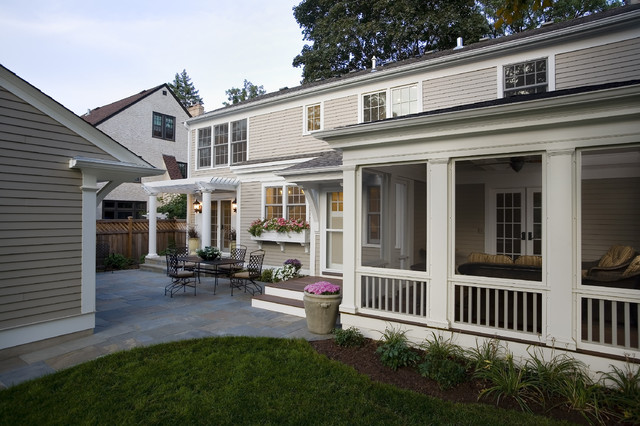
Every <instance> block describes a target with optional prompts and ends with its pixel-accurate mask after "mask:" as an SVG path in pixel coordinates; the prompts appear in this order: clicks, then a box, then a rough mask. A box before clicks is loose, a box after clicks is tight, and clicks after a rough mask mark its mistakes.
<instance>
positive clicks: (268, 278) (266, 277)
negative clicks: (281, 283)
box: [260, 269, 274, 283]
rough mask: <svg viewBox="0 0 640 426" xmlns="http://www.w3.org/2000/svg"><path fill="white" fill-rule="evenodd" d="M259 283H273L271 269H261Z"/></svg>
mask: <svg viewBox="0 0 640 426" xmlns="http://www.w3.org/2000/svg"><path fill="white" fill-rule="evenodd" d="M260 281H262V282H263V283H272V282H274V281H273V269H263V270H262V275H261V276H260Z"/></svg>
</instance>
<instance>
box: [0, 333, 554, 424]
mask: <svg viewBox="0 0 640 426" xmlns="http://www.w3.org/2000/svg"><path fill="white" fill-rule="evenodd" d="M258 423H260V424H278V425H281V424H296V425H297V424H300V425H309V424H363V425H374V424H381V425H382V424H384V425H389V424H403V425H404V424H420V425H424V424H483V425H495V424H509V425H511V424H519V425H520V424H532V425H533V424H535V425H540V424H549V423H550V421H549V420H548V419H545V418H540V417H535V416H532V415H529V414H526V413H521V412H515V411H513V412H512V411H505V410H499V409H496V408H494V407H491V406H487V405H482V404H477V405H476V404H469V405H457V404H452V403H449V402H443V401H440V400H437V399H433V398H430V397H427V396H424V395H421V394H417V393H414V392H409V391H405V390H401V389H397V388H395V387H392V386H387V385H383V384H379V383H374V382H372V381H370V380H369V379H368V378H367V377H366V376H363V375H360V374H358V373H357V372H356V371H355V370H353V369H352V368H351V367H348V366H345V365H343V364H340V363H338V362H335V361H330V360H328V359H327V358H326V357H324V356H321V355H318V354H317V353H316V352H314V350H313V349H312V348H311V346H310V345H309V344H308V343H307V342H306V341H304V340H286V339H271V338H249V337H222V338H207V339H197V340H187V341H181V342H175V343H169V344H163V345H157V346H152V347H147V348H138V349H133V350H130V351H126V352H119V353H116V354H113V355H109V356H105V357H103V358H100V359H97V360H95V361H91V362H87V363H85V364H82V365H79V366H77V367H73V368H70V369H67V370H64V371H61V372H58V373H56V374H52V375H49V376H46V377H43V378H40V379H36V380H33V381H31V382H27V383H22V384H20V385H17V386H14V387H12V388H10V389H7V390H4V391H0V424H11V425H14V424H20V425H48V424H113V425H120V424H163V425H165V424H208V425H213V424H215V425H220V424H234V425H238V424H258Z"/></svg>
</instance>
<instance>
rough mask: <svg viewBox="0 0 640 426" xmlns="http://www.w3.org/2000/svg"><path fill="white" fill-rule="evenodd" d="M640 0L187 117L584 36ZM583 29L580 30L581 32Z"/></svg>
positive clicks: (635, 10) (623, 18)
mask: <svg viewBox="0 0 640 426" xmlns="http://www.w3.org/2000/svg"><path fill="white" fill-rule="evenodd" d="M639 13H640V4H632V5H627V6H620V7H617V8H613V9H610V10H607V11H604V12H600V13H594V14H591V15H587V16H584V17H581V18H577V19H572V20H569V21H563V22H559V23H556V24H549V25H544V26H541V27H540V28H535V29H532V30H528V31H523V32H520V33H516V34H511V35H508V36H503V37H498V38H493V39H486V40H485V39H483V40H481V41H478V42H475V41H474V42H473V43H471V44H469V45H464V46H463V48H461V49H457V48H456V49H449V50H443V51H433V52H427V53H425V54H424V55H422V56H419V57H415V58H411V59H405V60H402V61H398V62H389V63H386V64H383V65H380V64H378V66H377V67H376V69H375V70H372V69H370V68H369V69H364V70H358V71H352V72H350V73H348V74H344V75H338V76H336V77H331V78H327V79H320V80H316V81H313V82H309V83H304V84H302V85H300V86H296V87H293V88H288V87H285V88H282V89H280V90H278V91H276V92H270V93H266V94H264V95H261V96H258V97H255V98H252V99H248V100H246V101H243V102H240V103H237V104H234V105H229V106H226V107H223V108H218V109H215V110H213V111H209V112H206V113H204V114H202V115H199V116H197V117H193V118H191V119H190V120H188V123H196V122H199V121H203V120H206V119H208V118H211V117H218V116H224V115H226V114H231V113H235V112H237V111H239V110H243V109H249V108H253V107H259V106H262V105H264V104H267V103H271V102H278V101H280V100H287V99H291V98H295V97H298V96H305V95H307V94H309V93H320V92H321V91H323V90H331V89H333V88H335V87H344V85H347V84H357V83H359V82H362V81H369V80H375V79H379V78H385V77H387V76H389V75H391V74H396V73H406V72H412V71H414V70H416V69H421V68H424V67H437V66H447V65H448V64H450V63H451V62H452V61H458V60H460V61H466V60H473V59H474V58H476V57H477V56H478V55H484V54H491V53H495V52H501V51H503V50H504V49H506V48H516V49H517V48H522V47H524V46H528V45H530V44H532V43H538V42H540V41H541V40H546V39H551V40H553V39H563V40H564V39H567V38H568V37H572V36H573V37H581V36H582V35H581V34H582V32H580V31H581V30H580V29H581V28H584V29H583V30H582V31H589V30H592V31H593V30H595V31H599V32H602V31H607V30H609V29H610V26H611V25H615V24H621V25H624V24H628V22H634V21H637V20H638V15H639ZM579 32H580V33H579Z"/></svg>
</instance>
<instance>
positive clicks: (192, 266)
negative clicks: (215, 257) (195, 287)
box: [173, 246, 200, 282]
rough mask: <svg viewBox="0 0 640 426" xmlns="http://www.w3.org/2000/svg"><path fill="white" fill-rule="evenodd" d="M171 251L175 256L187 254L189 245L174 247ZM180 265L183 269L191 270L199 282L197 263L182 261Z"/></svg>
mask: <svg viewBox="0 0 640 426" xmlns="http://www.w3.org/2000/svg"><path fill="white" fill-rule="evenodd" d="M173 253H175V255H176V256H189V247H187V246H184V247H176V248H175V249H173ZM182 267H183V269H184V270H185V271H193V272H194V274H195V276H196V277H197V278H198V282H200V270H199V269H198V264H197V263H193V262H182Z"/></svg>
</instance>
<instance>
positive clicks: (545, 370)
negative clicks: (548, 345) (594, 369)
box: [524, 348, 585, 398]
mask: <svg viewBox="0 0 640 426" xmlns="http://www.w3.org/2000/svg"><path fill="white" fill-rule="evenodd" d="M528 353H529V356H530V358H529V359H527V361H526V362H525V365H524V368H525V370H526V374H527V376H528V378H529V379H530V380H531V382H532V383H533V384H534V385H535V386H536V387H537V388H538V389H539V390H540V391H541V392H543V394H544V395H545V397H546V398H552V397H555V396H559V395H561V394H562V391H561V390H562V388H563V387H564V386H565V383H566V382H567V381H570V380H572V379H573V378H574V377H576V376H577V375H581V374H583V371H584V368H585V365H584V364H583V363H582V362H580V361H578V360H576V359H575V358H572V357H570V356H568V355H566V354H561V355H556V356H554V357H553V358H551V359H550V360H548V361H547V360H545V359H544V357H543V355H542V350H541V349H540V350H536V349H535V348H534V349H533V350H529V351H528Z"/></svg>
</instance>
